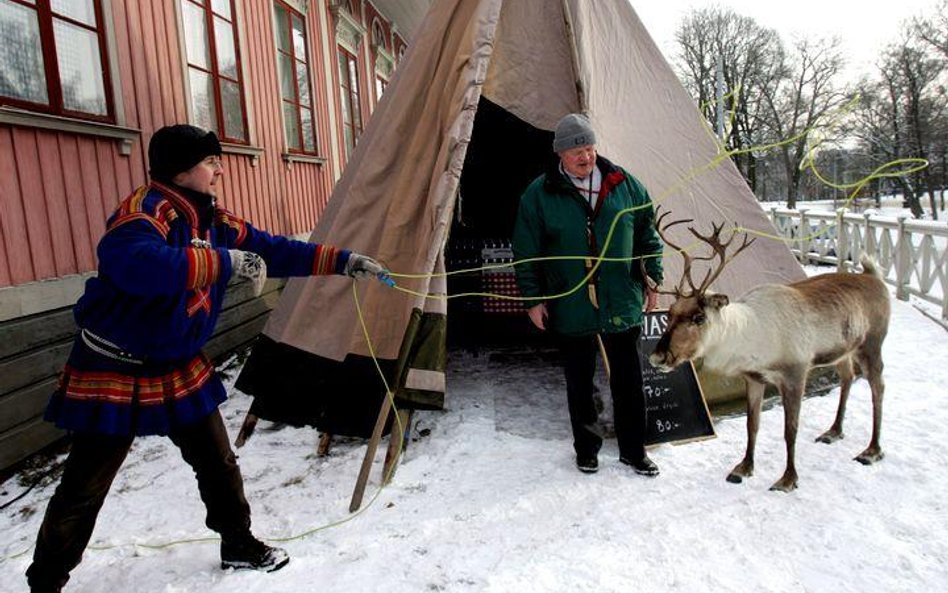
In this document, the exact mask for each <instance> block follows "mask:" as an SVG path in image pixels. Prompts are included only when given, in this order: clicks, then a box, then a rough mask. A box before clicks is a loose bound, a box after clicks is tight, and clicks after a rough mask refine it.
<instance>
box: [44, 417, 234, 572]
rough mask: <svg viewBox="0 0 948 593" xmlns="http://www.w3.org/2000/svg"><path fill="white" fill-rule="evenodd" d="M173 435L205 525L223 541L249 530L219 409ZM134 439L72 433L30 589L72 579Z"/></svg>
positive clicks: (168, 502)
mask: <svg viewBox="0 0 948 593" xmlns="http://www.w3.org/2000/svg"><path fill="white" fill-rule="evenodd" d="M169 437H170V438H171V441H172V442H173V443H174V444H175V445H177V447H178V449H180V450H181V456H182V457H183V458H184V460H185V461H186V462H187V463H188V464H189V465H190V466H191V467H192V468H193V469H194V474H195V476H196V477H197V482H198V490H199V491H200V494H201V500H203V501H204V506H205V507H206V508H207V517H206V521H205V523H206V524H207V526H208V527H209V528H211V529H213V530H214V531H216V532H218V533H220V534H221V537H222V538H224V539H226V538H228V537H233V536H237V535H242V534H244V533H248V532H249V531H250V505H249V504H248V503H247V499H246V498H245V497H244V483H243V478H242V477H241V475H240V468H239V467H238V465H237V458H236V457H235V456H234V452H233V450H232V449H231V447H230V442H229V440H228V438H227V429H226V428H225V427H224V422H223V420H222V419H221V415H220V412H219V411H217V410H215V411H214V412H212V413H211V414H210V415H208V416H207V417H206V418H204V419H203V420H201V421H199V422H196V423H194V424H189V425H187V426H185V427H182V428H180V429H177V430H175V431H174V432H173V433H172V434H170V435H169ZM133 439H134V437H116V436H109V435H100V434H80V433H77V434H75V435H74V436H73V441H72V448H71V450H70V451H69V456H68V457H67V458H66V465H65V469H64V470H63V477H62V481H60V483H59V486H58V487H57V488H56V493H55V494H53V497H52V498H51V499H50V501H49V506H47V507H46V516H45V517H44V518H43V524H42V525H41V526H40V530H39V535H38V536H37V538H36V550H35V551H34V553H33V563H32V564H31V565H30V567H29V569H27V571H26V575H27V580H28V581H29V583H30V586H31V587H34V588H40V587H43V586H45V587H51V588H54V587H56V586H62V585H64V584H65V583H66V581H68V580H69V572H70V571H71V570H72V569H73V568H75V567H76V566H77V565H78V564H79V561H80V560H81V559H82V553H83V551H84V550H85V548H86V545H88V543H89V539H90V538H91V537H92V529H93V528H94V527H95V521H96V518H97V517H98V515H99V509H101V508H102V503H103V502H104V501H105V497H106V495H107V494H108V492H109V488H110V487H111V486H112V481H113V480H114V479H115V475H116V474H117V473H118V470H119V468H120V467H121V466H122V462H124V461H125V458H126V456H127V455H128V451H129V449H130V448H131V446H132V440H133ZM159 496H160V494H159ZM163 504H164V505H166V506H167V507H168V508H173V507H174V504H175V501H174V500H164V501H163Z"/></svg>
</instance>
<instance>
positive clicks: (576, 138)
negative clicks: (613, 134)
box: [553, 113, 596, 152]
mask: <svg viewBox="0 0 948 593" xmlns="http://www.w3.org/2000/svg"><path fill="white" fill-rule="evenodd" d="M595 143H596V132H594V131H593V129H592V126H591V125H590V123H589V118H588V117H586V116H585V115H583V114H582V113H570V114H569V115H567V116H565V117H564V118H563V119H561V120H560V123H558V124H556V133H555V134H554V135H553V152H562V151H564V150H569V149H570V148H576V147H577V146H586V145H588V144H595Z"/></svg>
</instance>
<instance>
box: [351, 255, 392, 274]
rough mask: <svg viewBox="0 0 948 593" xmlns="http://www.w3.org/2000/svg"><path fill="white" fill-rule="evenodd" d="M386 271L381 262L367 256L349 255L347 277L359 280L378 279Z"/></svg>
mask: <svg viewBox="0 0 948 593" xmlns="http://www.w3.org/2000/svg"><path fill="white" fill-rule="evenodd" d="M384 271H385V268H383V267H382V264H380V263H379V262H377V261H375V260H374V259H372V258H371V257H369V256H367V255H360V254H358V253H355V252H352V253H350V254H349V261H347V262H346V269H345V272H346V275H347V276H350V277H352V278H355V279H357V280H363V279H365V278H378V277H379V274H382V273H383V272H384Z"/></svg>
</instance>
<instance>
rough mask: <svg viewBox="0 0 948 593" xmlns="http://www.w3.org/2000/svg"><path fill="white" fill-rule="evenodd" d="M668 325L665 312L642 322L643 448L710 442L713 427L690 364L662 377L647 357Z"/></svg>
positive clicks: (646, 317) (650, 314) (656, 313)
mask: <svg viewBox="0 0 948 593" xmlns="http://www.w3.org/2000/svg"><path fill="white" fill-rule="evenodd" d="M667 325H668V312H667V311H651V312H649V313H646V314H645V318H644V319H643V320H642V335H641V337H640V339H639V361H640V362H641V364H642V385H643V389H644V391H645V406H646V409H647V410H648V427H647V431H646V437H645V444H646V445H655V444H658V443H673V442H683V441H695V440H701V439H708V438H713V437H714V436H716V435H715V434H714V424H712V423H711V415H710V414H709V413H708V405H707V403H705V401H704V394H703V393H702V392H701V385H700V384H699V383H698V378H697V376H696V375H695V368H694V366H692V364H691V362H687V363H684V364H682V365H681V366H679V367H677V368H676V369H675V370H673V371H672V372H670V373H662V372H660V371H659V370H658V369H656V368H655V367H653V366H652V365H651V363H649V361H648V356H649V354H651V353H652V352H654V351H655V346H656V345H657V344H658V340H659V339H660V338H661V337H662V332H664V331H665V327H666V326H667Z"/></svg>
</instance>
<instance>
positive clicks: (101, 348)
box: [80, 329, 145, 364]
mask: <svg viewBox="0 0 948 593" xmlns="http://www.w3.org/2000/svg"><path fill="white" fill-rule="evenodd" d="M80 335H81V336H82V341H83V342H84V343H85V345H86V346H88V347H89V349H90V350H92V351H93V352H95V353H97V354H101V355H102V356H105V357H106V358H111V359H113V360H119V361H121V362H127V363H129V364H145V361H144V360H143V359H141V358H137V357H135V356H133V355H131V354H129V353H128V352H125V351H124V350H122V349H121V348H119V347H118V346H116V345H115V344H113V343H112V342H110V341H108V340H106V339H104V338H100V337H99V336H97V335H95V334H94V333H92V332H91V331H89V330H87V329H84V330H82V331H81V332H80Z"/></svg>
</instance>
